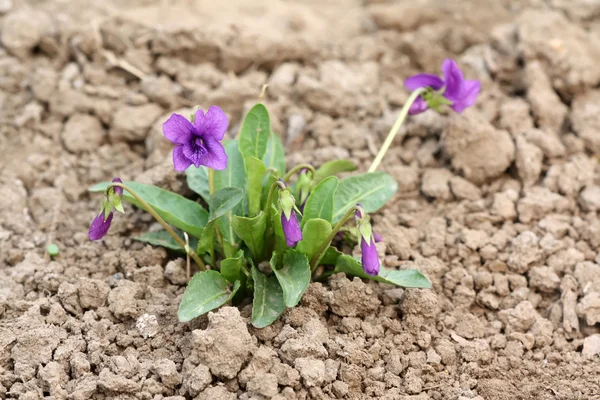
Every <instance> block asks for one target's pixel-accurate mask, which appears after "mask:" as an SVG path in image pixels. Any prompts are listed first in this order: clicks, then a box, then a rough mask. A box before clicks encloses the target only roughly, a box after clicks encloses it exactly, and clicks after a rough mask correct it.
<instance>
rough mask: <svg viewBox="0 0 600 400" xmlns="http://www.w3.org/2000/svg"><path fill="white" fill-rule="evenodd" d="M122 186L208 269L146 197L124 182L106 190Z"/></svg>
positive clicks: (201, 267)
mask: <svg viewBox="0 0 600 400" xmlns="http://www.w3.org/2000/svg"><path fill="white" fill-rule="evenodd" d="M115 186H116V187H120V188H122V189H123V190H127V191H128V192H129V194H131V195H132V196H133V198H135V199H136V200H137V202H138V203H140V205H141V206H142V208H143V209H144V210H145V211H146V212H147V213H148V214H150V215H152V217H154V219H155V220H156V221H158V223H159V224H161V225H162V227H163V228H165V231H167V232H168V233H169V235H171V236H172V237H173V239H175V241H176V242H177V244H179V245H180V246H181V247H183V248H184V249H185V251H186V253H187V254H189V256H190V257H192V258H193V259H194V261H195V262H196V264H198V266H199V267H200V269H201V270H202V271H206V265H205V264H204V262H202V260H201V259H200V257H199V256H198V254H196V252H195V251H194V250H192V249H191V248H190V246H188V245H187V244H186V243H185V242H184V241H183V239H181V237H179V235H178V234H177V233H175V231H174V230H173V228H171V227H170V226H169V224H167V223H166V222H165V220H164V219H162V217H161V216H160V215H158V213H157V212H156V211H155V210H154V208H152V206H150V204H148V203H146V201H145V200H144V199H142V198H141V197H140V196H139V195H138V194H137V193H136V192H135V191H134V190H133V189H131V188H130V187H129V186H127V185H124V184H122V183H117V182H115V183H111V184H110V185H108V187H107V188H106V190H107V191H108V189H110V188H111V187H115Z"/></svg>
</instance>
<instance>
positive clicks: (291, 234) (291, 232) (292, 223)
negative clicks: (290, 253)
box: [281, 210, 302, 247]
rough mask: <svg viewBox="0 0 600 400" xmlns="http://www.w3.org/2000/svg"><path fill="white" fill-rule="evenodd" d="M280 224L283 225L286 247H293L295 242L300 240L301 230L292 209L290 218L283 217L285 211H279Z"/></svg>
mask: <svg viewBox="0 0 600 400" xmlns="http://www.w3.org/2000/svg"><path fill="white" fill-rule="evenodd" d="M281 226H282V227H283V235H284V236H285V242H286V243H287V245H288V247H294V246H295V245H296V243H298V242H299V241H301V240H302V230H301V229H300V224H299V223H298V219H297V218H296V213H295V212H294V210H292V211H291V212H290V219H287V218H286V217H285V213H284V212H282V213H281Z"/></svg>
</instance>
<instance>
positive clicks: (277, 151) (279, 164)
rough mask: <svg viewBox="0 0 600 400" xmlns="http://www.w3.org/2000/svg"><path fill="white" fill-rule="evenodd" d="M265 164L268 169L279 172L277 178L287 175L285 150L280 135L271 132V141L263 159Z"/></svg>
mask: <svg viewBox="0 0 600 400" xmlns="http://www.w3.org/2000/svg"><path fill="white" fill-rule="evenodd" d="M263 162H264V163H265V166H266V167H267V168H271V169H273V170H275V171H277V174H276V175H277V176H283V175H284V174H285V150H284V149H283V143H281V139H280V138H279V135H277V134H276V133H275V132H271V135H269V141H268V142H267V152H266V153H265V156H264V158H263Z"/></svg>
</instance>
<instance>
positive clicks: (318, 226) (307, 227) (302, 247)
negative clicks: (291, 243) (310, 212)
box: [296, 218, 331, 262]
mask: <svg viewBox="0 0 600 400" xmlns="http://www.w3.org/2000/svg"><path fill="white" fill-rule="evenodd" d="M330 233H331V224H330V223H329V222H328V221H325V220H324V219H320V218H314V219H311V220H308V222H306V224H304V227H303V228H302V240H301V241H300V242H298V245H297V247H296V249H297V250H298V251H300V252H301V253H303V254H306V257H307V258H308V260H309V262H310V261H311V260H312V259H313V257H314V256H315V254H316V253H317V251H318V250H319V248H320V247H321V245H322V244H323V242H324V241H325V239H326V238H327V236H329V234H330ZM317 262H318V261H317Z"/></svg>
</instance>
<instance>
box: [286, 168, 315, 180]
mask: <svg viewBox="0 0 600 400" xmlns="http://www.w3.org/2000/svg"><path fill="white" fill-rule="evenodd" d="M303 169H307V170H309V171H310V172H311V173H312V176H313V177H314V176H315V168H314V167H313V166H312V165H310V164H300V165H296V166H295V167H294V168H292V169H290V170H289V171H288V173H287V174H285V176H284V177H283V180H284V181H286V182H287V181H289V180H290V178H291V177H292V176H294V174H295V173H296V172H298V171H302V170H303Z"/></svg>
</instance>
